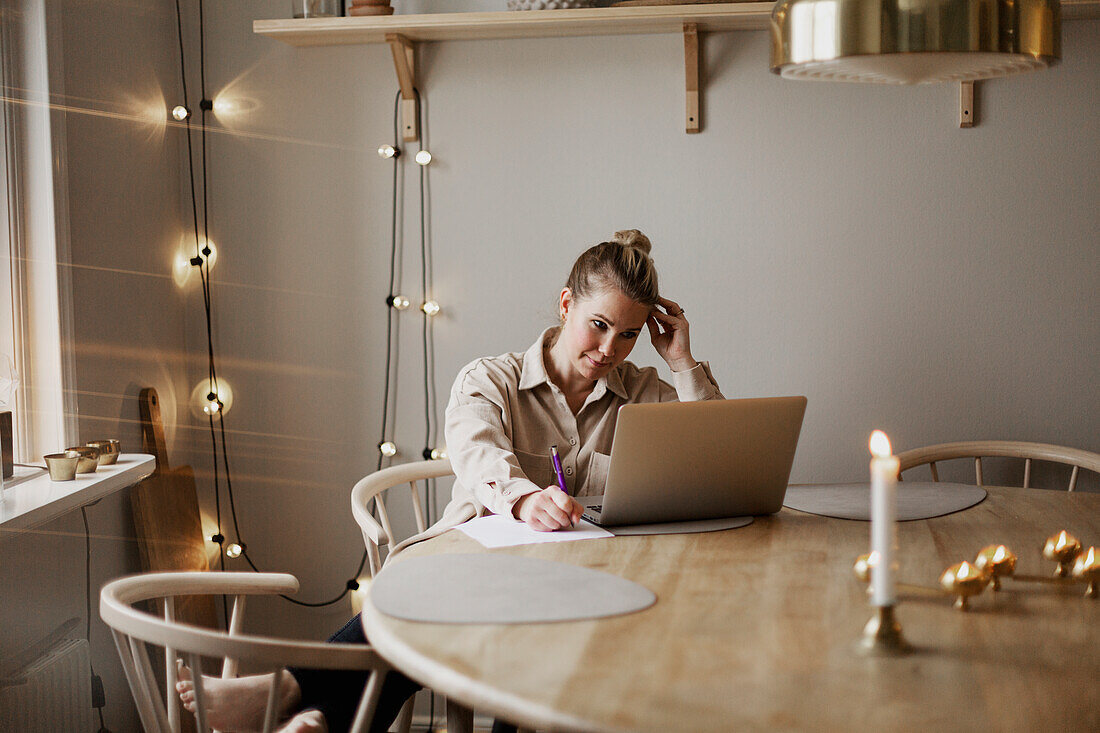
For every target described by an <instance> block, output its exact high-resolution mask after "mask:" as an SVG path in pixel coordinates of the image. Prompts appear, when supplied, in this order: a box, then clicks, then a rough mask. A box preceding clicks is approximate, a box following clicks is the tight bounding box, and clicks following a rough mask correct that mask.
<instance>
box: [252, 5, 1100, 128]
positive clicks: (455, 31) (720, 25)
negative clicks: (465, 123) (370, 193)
mask: <svg viewBox="0 0 1100 733" xmlns="http://www.w3.org/2000/svg"><path fill="white" fill-rule="evenodd" d="M774 5H775V3H774V2H739V3H723V4H704V5H655V6H639V7H634V6H631V7H620V8H580V9H576V10H529V11H500V12H491V13H481V12H478V13H427V14H422V15H383V16H367V17H354V18H353V17H348V18H298V19H285V20H282V19H280V20H257V21H253V24H252V30H253V31H254V32H255V33H258V34H259V35H262V36H267V37H269V38H274V39H276V40H278V41H282V42H283V43H287V44H290V45H292V46H337V45H348V44H362V43H388V44H390V46H391V48H394V59H395V63H397V62H398V61H399V59H398V56H399V55H402V56H404V57H405V58H406V59H407V61H405V62H402V63H397V72H398V75H399V77H400V78H401V83H402V88H403V89H404V87H405V86H407V85H408V84H409V83H410V82H412V83H415V79H413V78H411V77H410V75H409V73H408V72H409V68H407V67H410V66H412V65H413V64H412V58H413V55H412V51H411V50H410V49H412V48H413V44H416V43H420V42H422V41H473V40H486V39H508V38H554V37H565V36H617V35H630V34H647V33H648V34H652V33H676V34H683V36H684V63H685V72H686V79H687V90H686V91H687V116H686V120H687V131H688V132H698V131H699V130H700V129H702V128H701V124H700V119H699V103H700V99H701V95H702V89H703V88H704V86H705V84H704V81H703V80H702V79H701V78H700V77H699V74H698V71H699V57H700V55H701V49H699V48H698V44H697V40H696V39H697V35H696V34H698V33H708V32H715V31H751V30H766V29H767V28H768V23H769V20H770V18H771V11H772V7H773V6H774ZM1081 18H1100V0H1062V19H1063V20H1075V19H1081ZM395 44H396V45H395ZM402 67H406V68H402ZM402 75H403V76H402ZM692 79H698V80H699V81H698V84H697V86H696V88H695V89H692ZM407 101H409V100H407ZM693 113H694V115H693ZM693 116H694V120H693ZM693 122H694V126H695V127H694V129H693ZM406 134H410V133H409V131H408V129H406ZM411 139H412V140H415V139H416V138H415V137H413V138H411Z"/></svg>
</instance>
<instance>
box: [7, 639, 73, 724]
mask: <svg viewBox="0 0 1100 733" xmlns="http://www.w3.org/2000/svg"><path fill="white" fill-rule="evenodd" d="M90 669H91V667H90V664H89V652H88V641H87V640H86V639H64V640H62V641H60V642H58V643H57V644H54V645H53V646H51V647H50V648H49V649H48V650H47V651H46V652H45V653H43V654H42V655H41V656H39V657H37V658H36V659H34V660H33V661H31V662H29V663H27V664H26V665H25V666H23V667H21V668H20V669H18V670H14V671H13V672H12V673H10V674H9V675H7V676H5V678H4V679H3V680H0V685H2V686H0V733H9V731H10V733H88V732H89V731H92V730H94V728H93V720H92V713H93V710H92V682H91V671H90Z"/></svg>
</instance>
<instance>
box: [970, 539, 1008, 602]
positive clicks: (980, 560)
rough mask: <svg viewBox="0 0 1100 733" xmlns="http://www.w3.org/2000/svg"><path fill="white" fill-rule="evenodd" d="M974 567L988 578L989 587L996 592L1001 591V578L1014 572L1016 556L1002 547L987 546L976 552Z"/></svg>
mask: <svg viewBox="0 0 1100 733" xmlns="http://www.w3.org/2000/svg"><path fill="white" fill-rule="evenodd" d="M974 567H976V568H978V570H981V571H982V572H983V573H985V574H986V576H988V577H989V579H990V586H991V587H992V588H993V590H995V591H997V590H1000V589H1001V577H1007V576H1010V575H1012V574H1013V573H1014V572H1016V555H1015V554H1014V553H1013V552H1012V550H1010V549H1008V548H1007V547H1005V546H1004V545H989V546H988V547H983V548H982V549H981V551H979V552H978V557H977V558H975V559H974Z"/></svg>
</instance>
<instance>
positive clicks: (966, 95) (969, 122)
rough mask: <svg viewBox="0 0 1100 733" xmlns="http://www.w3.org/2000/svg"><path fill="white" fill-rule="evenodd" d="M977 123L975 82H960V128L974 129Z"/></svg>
mask: <svg viewBox="0 0 1100 733" xmlns="http://www.w3.org/2000/svg"><path fill="white" fill-rule="evenodd" d="M974 122H975V110H974V82H972V81H961V82H959V127H973V126H974Z"/></svg>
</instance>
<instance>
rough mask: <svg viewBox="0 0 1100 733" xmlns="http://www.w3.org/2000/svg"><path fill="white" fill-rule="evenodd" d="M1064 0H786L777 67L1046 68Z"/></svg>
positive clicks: (963, 72)
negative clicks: (1060, 1) (1060, 0)
mask: <svg viewBox="0 0 1100 733" xmlns="http://www.w3.org/2000/svg"><path fill="white" fill-rule="evenodd" d="M1061 20H1062V19H1061V6H1060V3H1059V0H780V1H779V2H777V3H776V5H775V8H773V10H772V18H771V35H772V53H771V69H772V71H773V72H774V73H776V74H780V75H782V76H783V77H785V78H787V79H806V80H817V81H856V82H867V83H874V84H928V83H932V82H944V81H949V82H959V81H970V80H974V79H989V78H992V77H998V76H1007V75H1009V74H1015V73H1019V72H1022V71H1032V70H1034V69H1042V68H1046V67H1047V66H1049V65H1051V64H1054V63H1057V61H1058V59H1059V58H1061V55H1062V22H1061Z"/></svg>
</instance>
